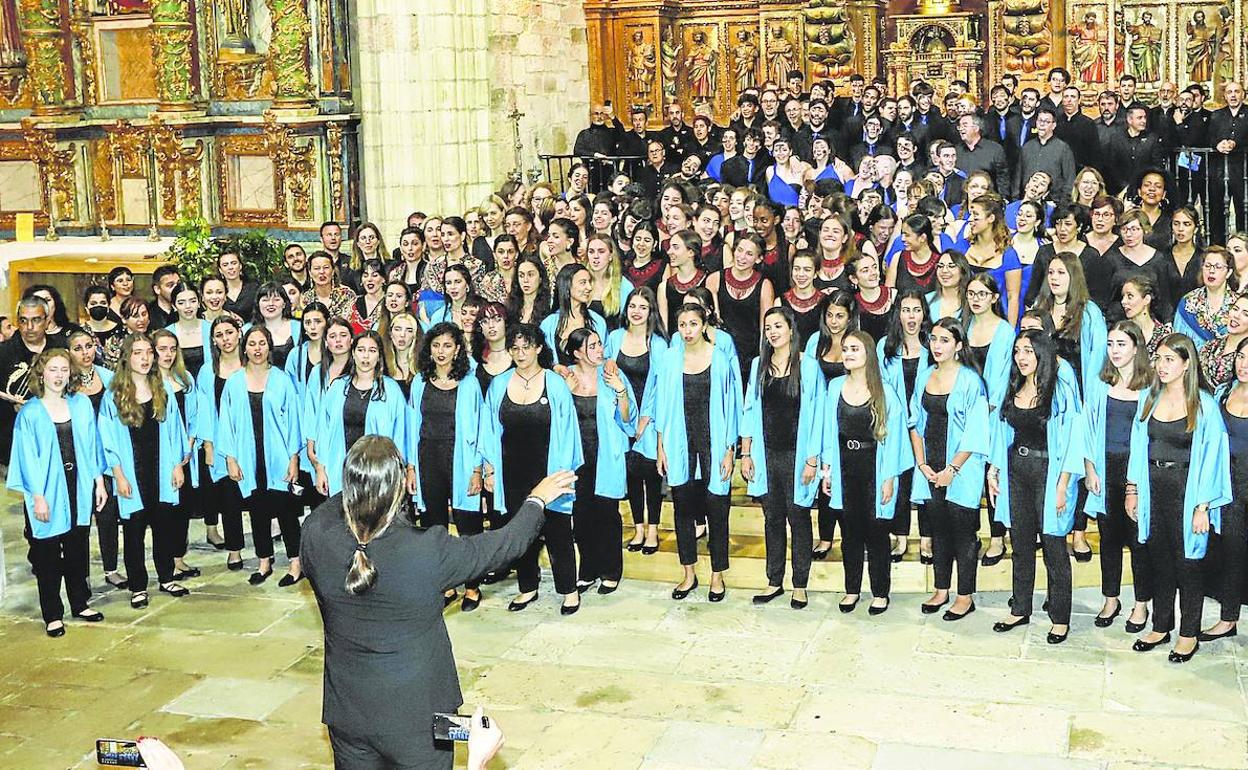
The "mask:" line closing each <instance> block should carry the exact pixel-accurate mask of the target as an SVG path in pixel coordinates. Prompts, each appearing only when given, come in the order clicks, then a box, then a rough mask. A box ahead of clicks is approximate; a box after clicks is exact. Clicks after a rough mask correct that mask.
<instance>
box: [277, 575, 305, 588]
mask: <svg viewBox="0 0 1248 770" xmlns="http://www.w3.org/2000/svg"><path fill="white" fill-rule="evenodd" d="M300 580H303V573H302V572H300V573H299V577H295V576H294V575H292V574H290V573H289V572H287V573H286V574H285V575H282V579H281V580H279V581H277V587H278V588H290V587H291V586H293V585H294V584H295V583H298V582H299V581H300Z"/></svg>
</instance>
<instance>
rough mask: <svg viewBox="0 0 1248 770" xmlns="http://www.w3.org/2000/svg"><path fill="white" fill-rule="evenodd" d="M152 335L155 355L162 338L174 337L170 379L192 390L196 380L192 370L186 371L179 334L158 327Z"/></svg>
mask: <svg viewBox="0 0 1248 770" xmlns="http://www.w3.org/2000/svg"><path fill="white" fill-rule="evenodd" d="M151 337H152V348H153V351H152V353H153V355H155V348H156V345H157V343H159V342H160V341H161V340H162V339H165V338H166V337H169V338H172V339H173V349H174V354H173V366H171V367H169V379H171V380H173V381H174V382H176V383H178V384H179V385H181V386H182V389H183V390H190V389H191V387H192V386H193V385H194V384H195V381H194V380H192V379H191V374H190V372H188V371H186V361H184V360H183V359H182V346H181V345H180V344H179V343H178V335H176V334H174V333H173V332H171V331H169V330H168V329H157V330H156V331H154V332H152V334H151ZM156 367H157V368H159V367H160V362H159V361H157V363H156ZM161 376H162V377H163V376H164V375H163V373H162V375H161ZM182 416H183V417H185V416H186V415H182Z"/></svg>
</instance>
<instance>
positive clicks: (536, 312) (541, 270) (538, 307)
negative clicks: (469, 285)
mask: <svg viewBox="0 0 1248 770" xmlns="http://www.w3.org/2000/svg"><path fill="white" fill-rule="evenodd" d="M656 248H657V247H656ZM526 264H528V265H533V266H534V267H535V268H537V276H538V286H537V296H536V297H534V298H533V317H534V318H537V319H539V320H540V319H542V318H545V317H546V316H548V315H550V310H551V297H550V275H548V274H547V272H546V265H544V264H542V260H541V259H540V258H538V257H536V256H527V257H524V256H522V257H521V258H520V259H519V260H517V261H516V269H515V270H513V271H512V274H511V291H509V292H508V293H507V315H508V316H510V317H511V318H512V319H513V320H516V321H519V320H520V312H521V311H522V310H523V309H524V294H523V293H522V292H521V291H520V266H521V265H526Z"/></svg>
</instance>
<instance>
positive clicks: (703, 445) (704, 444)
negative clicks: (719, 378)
mask: <svg viewBox="0 0 1248 770" xmlns="http://www.w3.org/2000/svg"><path fill="white" fill-rule="evenodd" d="M683 385H684V390H685V393H684V395H685V438H686V441H687V442H688V445H689V476H690V478H694V470H695V466H694V456H695V455H696V454H697V453H698V452H708V453H709V452H710V446H711V367H709V366H708V367H706V369H705V370H703V371H702V372H700V373H698V374H689V373H688V372H686V373H685V374H684V378H683ZM709 459H710V458H709V455H708V460H709ZM704 475H705V474H704Z"/></svg>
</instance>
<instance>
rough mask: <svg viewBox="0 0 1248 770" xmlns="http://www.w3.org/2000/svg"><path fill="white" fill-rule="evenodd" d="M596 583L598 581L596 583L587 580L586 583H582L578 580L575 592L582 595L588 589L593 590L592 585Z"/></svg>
mask: <svg viewBox="0 0 1248 770" xmlns="http://www.w3.org/2000/svg"><path fill="white" fill-rule="evenodd" d="M596 582H598V581H597V579H595V580H587V581H584V582H582V581H580V580H578V581H576V592H577V593H578V594H583V593H585V592H586V591H588V590H589V589H591V588H593V587H594V583H596Z"/></svg>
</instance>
